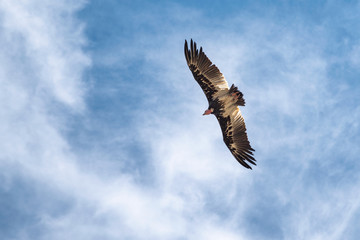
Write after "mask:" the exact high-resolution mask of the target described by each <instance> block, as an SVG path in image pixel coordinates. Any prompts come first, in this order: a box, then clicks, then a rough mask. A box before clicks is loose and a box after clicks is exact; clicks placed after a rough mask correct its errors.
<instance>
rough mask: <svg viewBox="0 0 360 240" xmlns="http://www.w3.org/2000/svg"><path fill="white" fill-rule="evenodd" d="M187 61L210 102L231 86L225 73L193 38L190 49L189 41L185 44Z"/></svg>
mask: <svg viewBox="0 0 360 240" xmlns="http://www.w3.org/2000/svg"><path fill="white" fill-rule="evenodd" d="M184 51H185V58H186V62H187V64H188V66H189V68H190V71H191V72H192V74H193V75H194V78H195V80H196V81H197V82H198V83H199V85H200V87H201V88H202V90H203V91H204V93H205V95H206V97H207V99H208V101H209V102H211V101H213V100H214V99H215V98H216V97H217V96H218V95H219V94H220V92H221V91H224V90H226V91H227V90H228V89H229V86H228V84H227V82H226V80H225V77H224V75H223V74H222V73H221V72H220V71H219V69H218V68H217V67H216V65H215V64H212V62H211V61H210V60H209V58H208V57H207V56H206V55H205V53H204V52H203V51H202V47H200V50H198V49H197V48H196V43H195V42H193V40H192V39H191V42H190V49H189V48H188V44H187V41H186V40H185V45H184Z"/></svg>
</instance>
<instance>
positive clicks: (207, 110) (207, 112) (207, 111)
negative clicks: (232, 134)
mask: <svg viewBox="0 0 360 240" xmlns="http://www.w3.org/2000/svg"><path fill="white" fill-rule="evenodd" d="M210 113H211V110H210V109H206V111H205V112H204V114H203V116H204V115H209V114H210Z"/></svg>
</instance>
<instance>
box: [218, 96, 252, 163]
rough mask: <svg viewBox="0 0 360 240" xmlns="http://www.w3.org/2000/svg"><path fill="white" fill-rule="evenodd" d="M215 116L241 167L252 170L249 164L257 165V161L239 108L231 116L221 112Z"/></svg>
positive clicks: (228, 145) (227, 143)
mask: <svg viewBox="0 0 360 240" xmlns="http://www.w3.org/2000/svg"><path fill="white" fill-rule="evenodd" d="M220 104H221V103H220ZM215 116H216V118H217V119H218V121H219V124H220V127H221V130H222V133H223V138H224V142H225V144H226V146H227V147H228V148H229V149H230V151H231V153H232V154H233V155H234V157H235V158H236V160H237V161H238V162H239V163H240V164H241V165H243V166H244V167H246V168H250V169H251V167H250V165H249V164H248V163H251V164H254V165H256V163H255V161H256V160H255V158H254V157H253V156H252V155H253V151H255V150H254V149H253V148H252V147H251V146H250V142H249V140H248V137H247V133H246V126H245V121H244V118H243V117H242V115H241V113H240V110H239V108H238V107H237V108H236V109H235V110H234V111H233V112H231V113H230V114H229V115H225V113H224V112H220V113H219V114H215Z"/></svg>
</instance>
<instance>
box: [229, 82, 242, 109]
mask: <svg viewBox="0 0 360 240" xmlns="http://www.w3.org/2000/svg"><path fill="white" fill-rule="evenodd" d="M229 94H230V95H232V96H233V97H236V98H237V102H236V104H237V105H239V106H245V99H244V94H242V92H240V91H239V90H238V88H237V87H235V86H234V84H233V85H231V87H230V89H229Z"/></svg>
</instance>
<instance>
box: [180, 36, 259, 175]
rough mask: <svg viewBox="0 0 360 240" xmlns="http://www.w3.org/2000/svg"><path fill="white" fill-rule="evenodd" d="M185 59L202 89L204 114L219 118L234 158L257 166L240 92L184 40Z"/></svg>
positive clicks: (245, 163) (244, 164) (227, 144)
mask: <svg viewBox="0 0 360 240" xmlns="http://www.w3.org/2000/svg"><path fill="white" fill-rule="evenodd" d="M184 51H185V58H186V62H187V64H188V66H189V68H190V71H191V72H192V74H193V76H194V78H195V80H196V81H197V82H198V83H199V85H200V87H201V88H202V90H203V91H204V93H205V95H206V97H207V99H208V102H209V108H208V110H207V111H205V113H204V115H207V114H210V113H212V114H214V115H215V116H216V118H217V120H218V121H219V124H220V127H221V131H222V133H223V138H224V142H225V144H226V146H227V147H228V148H229V149H230V151H231V153H232V154H233V155H234V157H235V158H236V160H237V161H238V162H239V163H240V164H241V165H243V166H244V167H246V168H250V169H251V167H250V165H249V163H251V164H254V165H256V163H255V161H256V160H255V158H254V157H253V152H254V151H255V150H254V149H253V148H251V146H250V142H249V140H248V137H247V133H246V126H245V122H244V118H243V117H242V115H241V112H240V110H239V107H238V106H245V100H244V98H243V94H242V93H241V92H240V91H239V90H238V89H237V87H235V86H234V84H233V85H232V86H231V87H230V89H229V87H228V84H227V82H226V80H225V77H224V75H223V74H222V73H221V72H220V71H219V69H218V68H217V67H216V66H215V65H214V64H212V62H211V61H210V60H209V59H208V57H207V56H206V55H205V53H204V52H203V51H202V48H201V47H200V50H198V49H197V48H196V43H195V42H193V41H192V40H191V42H190V49H189V48H188V44H187V41H186V40H185V45H184Z"/></svg>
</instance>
